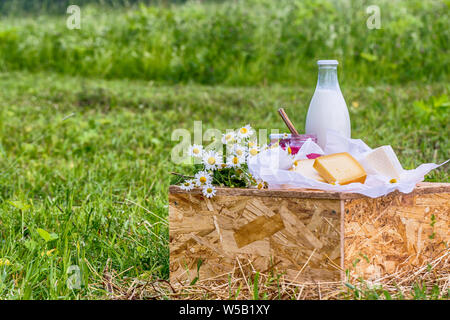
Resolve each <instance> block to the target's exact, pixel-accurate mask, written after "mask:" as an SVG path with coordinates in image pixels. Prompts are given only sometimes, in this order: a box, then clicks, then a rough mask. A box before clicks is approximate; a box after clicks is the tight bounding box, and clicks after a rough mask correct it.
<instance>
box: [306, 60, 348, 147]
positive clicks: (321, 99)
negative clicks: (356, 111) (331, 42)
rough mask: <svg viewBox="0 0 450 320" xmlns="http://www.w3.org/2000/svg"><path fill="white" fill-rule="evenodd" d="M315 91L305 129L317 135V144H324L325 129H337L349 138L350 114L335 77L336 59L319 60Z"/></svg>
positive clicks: (325, 137) (308, 132)
mask: <svg viewBox="0 0 450 320" xmlns="http://www.w3.org/2000/svg"><path fill="white" fill-rule="evenodd" d="M317 64H318V65H319V76H318V79H317V86H316V91H315V92H314V95H313V97H312V99H311V103H310V104H309V109H308V115H307V116H306V127H305V131H306V133H307V134H315V135H316V136H317V144H318V145H319V146H320V147H321V148H322V149H323V148H324V147H325V145H326V140H327V136H326V135H327V130H329V129H332V130H335V131H338V132H339V133H341V134H342V135H343V136H345V137H347V138H350V134H351V129H350V116H349V114H348V109H347V104H346V103H345V100H344V97H343V96H342V92H341V89H340V88H339V82H338V79H337V65H338V62H337V61H336V60H319V61H317Z"/></svg>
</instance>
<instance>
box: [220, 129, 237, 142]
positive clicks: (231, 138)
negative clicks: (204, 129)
mask: <svg viewBox="0 0 450 320" xmlns="http://www.w3.org/2000/svg"><path fill="white" fill-rule="evenodd" d="M235 140H236V134H235V133H234V132H227V133H225V134H224V135H223V136H222V143H223V144H228V143H232V142H233V141H235Z"/></svg>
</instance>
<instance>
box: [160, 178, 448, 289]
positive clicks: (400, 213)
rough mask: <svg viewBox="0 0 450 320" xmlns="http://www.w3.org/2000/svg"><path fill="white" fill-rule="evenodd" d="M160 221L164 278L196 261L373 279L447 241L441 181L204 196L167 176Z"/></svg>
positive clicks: (212, 268) (436, 251) (185, 274)
mask: <svg viewBox="0 0 450 320" xmlns="http://www.w3.org/2000/svg"><path fill="white" fill-rule="evenodd" d="M169 224H170V278H171V281H176V282H178V281H181V282H185V281H190V280H192V279H193V278H194V277H196V276H197V270H199V277H200V279H203V280H206V279H223V280H226V279H227V278H228V275H229V274H230V273H235V272H239V273H240V274H241V275H242V273H245V274H249V273H251V272H254V271H259V272H262V273H268V272H271V271H273V272H274V273H275V274H284V276H285V277H286V278H287V279H288V280H291V281H295V282H299V283H311V282H318V281H320V282H330V281H331V282H333V281H341V280H344V277H345V271H346V270H350V271H351V272H352V274H354V275H357V276H362V277H364V279H366V280H373V279H376V278H379V277H382V276H383V275H386V274H391V273H393V272H397V271H405V270H409V269H411V268H413V267H417V266H421V265H423V264H426V263H427V261H431V260H432V259H433V258H434V257H437V256H439V255H441V254H443V253H445V252H446V251H448V250H450V249H449V244H450V232H449V230H450V184H449V183H421V184H418V186H417V187H416V189H415V190H414V191H413V192H412V193H410V194H402V193H399V192H393V193H391V194H389V195H387V196H384V197H380V198H377V199H371V198H367V197H365V196H362V195H359V194H355V193H337V192H324V191H319V190H308V189H288V190H273V189H270V190H257V189H234V188H218V189H217V195H216V196H215V197H214V198H212V199H206V198H205V197H203V196H202V194H201V190H199V189H196V190H193V191H190V192H186V191H183V190H181V189H180V188H179V187H177V186H171V187H170V189H169ZM200 261H201V263H200ZM199 265H200V268H199V269H198V266H199Z"/></svg>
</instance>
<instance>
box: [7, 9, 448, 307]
mask: <svg viewBox="0 0 450 320" xmlns="http://www.w3.org/2000/svg"><path fill="white" fill-rule="evenodd" d="M255 3H256V2H251V3H249V4H247V5H237V4H236V3H235V2H226V3H225V4H206V5H202V4H198V3H188V4H187V5H183V6H169V7H165V6H161V7H158V6H152V7H146V6H142V7H140V8H133V9H126V10H125V9H124V10H112V9H111V10H105V12H104V13H101V11H102V10H100V9H98V8H96V7H86V10H84V9H83V10H84V11H83V12H84V13H83V14H85V20H83V21H84V22H83V26H82V29H81V30H78V31H77V30H74V31H68V30H67V29H66V28H65V19H66V16H64V13H62V14H61V15H57V14H56V15H51V16H50V15H39V16H33V15H32V14H29V13H27V14H25V15H23V16H19V17H17V16H9V15H6V16H5V17H2V19H1V21H0V157H1V161H0V299H97V298H105V297H106V298H108V297H109V295H108V293H107V292H106V291H105V286H104V285H102V281H103V280H104V277H105V275H106V274H109V273H111V272H112V271H114V274H115V275H116V276H117V278H118V279H120V281H123V283H124V285H125V284H126V283H128V284H129V283H131V282H132V281H133V280H134V279H140V280H152V279H167V278H168V275H169V266H168V258H169V250H168V222H167V214H168V200H167V189H168V186H169V184H170V174H169V173H170V172H171V171H178V172H189V170H190V168H189V167H186V166H182V165H175V164H173V163H172V162H171V159H170V154H171V150H172V148H173V147H174V146H175V145H176V144H177V141H171V135H172V132H173V130H175V129H178V128H184V129H188V130H189V131H191V132H192V131H193V123H194V121H197V120H201V121H202V122H203V130H206V129H208V128H217V129H222V130H225V129H228V128H237V127H239V126H241V125H245V124H247V123H250V124H251V125H252V126H253V127H255V128H256V129H269V130H270V129H280V130H281V131H285V130H286V128H285V126H284V124H283V123H282V120H281V119H280V117H279V116H278V114H277V112H276V110H277V109H278V108H279V107H281V106H283V107H284V108H285V109H286V111H287V112H288V113H289V115H290V117H291V118H292V120H293V122H294V123H295V124H296V126H297V127H298V128H303V124H304V121H305V117H306V112H307V108H308V105H309V101H310V98H311V96H312V94H313V92H314V87H315V81H316V66H315V61H316V60H317V59H318V58H324V56H326V57H329V58H337V59H339V60H340V61H341V62H342V64H341V65H340V67H339V71H340V75H339V77H340V82H341V88H342V91H343V94H344V97H345V99H346V101H347V105H348V107H349V111H350V117H351V121H352V136H353V137H354V138H361V139H363V140H364V141H365V142H366V143H367V144H368V145H369V146H371V147H376V146H379V145H384V144H390V145H392V146H393V148H394V150H395V151H396V152H397V154H398V155H399V158H400V161H401V162H402V164H403V166H404V167H405V168H407V169H412V168H415V167H417V166H418V165H419V164H421V163H425V162H436V163H439V162H442V161H444V160H446V159H448V158H450V154H449V150H450V142H449V139H448V135H449V133H450V130H449V119H450V99H449V91H450V83H449V81H448V80H449V78H448V66H449V65H450V64H449V56H450V55H449V54H448V43H449V42H448V39H449V30H450V28H448V26H449V19H448V10H445V8H448V5H449V2H448V1H444V0H443V1H431V2H429V3H428V4H429V5H425V4H423V3H422V1H408V2H395V3H394V2H392V1H384V0H382V1H377V3H379V4H380V6H381V7H382V8H383V10H385V11H383V12H386V20H384V21H385V22H384V23H385V24H384V25H383V26H384V27H383V28H384V29H382V30H381V31H373V32H374V33H369V32H368V31H367V29H366V27H365V18H366V15H365V13H364V6H365V5H367V3H369V2H367V3H366V2H362V3H361V4H358V5H357V6H350V7H348V6H349V5H348V3H347V2H345V1H344V2H342V3H343V4H342V5H336V2H335V1H332V0H321V1H316V2H314V1H304V2H299V1H286V2H283V4H285V5H284V6H277V5H276V4H275V3H274V2H271V1H261V2H258V3H259V4H258V5H257V6H256V5H255ZM301 3H303V4H301ZM346 3H347V4H346ZM335 5H336V7H334V6H335ZM253 6H254V10H252V9H253ZM346 6H347V7H346ZM443 8H444V9H443ZM227 10H231V12H232V13H233V14H229V13H228V12H229V11H227ZM319 12H320V13H321V17H322V18H323V19H324V21H327V22H328V24H320V23H319V22H320V21H319V20H318V19H317V14H318V13H319ZM3 13H4V12H2V14H3ZM344 13H345V14H344ZM249 17H250V18H251V19H249ZM347 20H348V23H346V21H347ZM273 21H278V24H277V23H273ZM330 24H331V25H334V27H333V28H334V29H333V30H331V29H330V27H329V25H330ZM325 25H327V27H325ZM361 25H362V27H361ZM269 27H270V28H269ZM361 28H362V29H361ZM330 30H331V31H330ZM313 31H314V32H313ZM330 32H331V34H332V35H333V36H332V38H331V39H332V40H330V39H329V37H328V36H329V35H330ZM376 32H379V33H376ZM273 39H277V41H274V40H273ZM333 39H334V40H333ZM426 180H427V181H442V182H449V181H450V179H449V170H448V165H447V166H444V167H441V168H439V169H438V170H434V171H432V172H431V173H430V174H429V175H428V176H427V177H426ZM74 266H75V268H79V270H80V274H81V277H82V283H81V288H80V289H70V287H69V286H68V285H67V281H68V280H70V279H73V278H72V276H73V275H74V273H73V268H74ZM429 289H430V290H431V288H429ZM419 291H420V290H419ZM419 293H421V295H419V294H417V293H413V294H412V296H413V297H418V298H424V297H425V298H439V297H443V296H444V295H445V294H447V295H448V293H446V292H442V293H439V292H438V294H436V292H435V291H433V292H432V293H430V294H428V293H427V291H426V290H425V293H424V292H422V291H420V292H419Z"/></svg>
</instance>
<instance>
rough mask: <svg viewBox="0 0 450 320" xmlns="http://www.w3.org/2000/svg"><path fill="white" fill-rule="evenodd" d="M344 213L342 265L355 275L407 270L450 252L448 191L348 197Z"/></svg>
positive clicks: (373, 274)
mask: <svg viewBox="0 0 450 320" xmlns="http://www.w3.org/2000/svg"><path fill="white" fill-rule="evenodd" d="M344 212H345V214H344V222H345V237H344V265H345V268H346V269H349V270H351V271H352V273H353V275H355V276H362V277H363V278H364V279H368V280H371V279H376V278H379V277H382V276H383V275H385V274H392V273H395V272H401V271H407V270H410V269H411V268H412V267H414V266H416V267H417V266H423V265H425V264H426V263H428V262H430V261H432V260H433V258H435V257H437V256H439V255H441V254H442V253H443V251H445V250H447V251H448V250H450V249H449V245H450V193H437V194H422V195H414V194H412V195H401V196H395V195H388V196H386V197H381V198H377V199H368V198H366V199H355V200H346V201H345V209H344ZM433 221H434V223H433Z"/></svg>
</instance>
